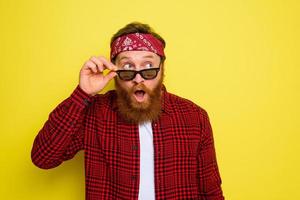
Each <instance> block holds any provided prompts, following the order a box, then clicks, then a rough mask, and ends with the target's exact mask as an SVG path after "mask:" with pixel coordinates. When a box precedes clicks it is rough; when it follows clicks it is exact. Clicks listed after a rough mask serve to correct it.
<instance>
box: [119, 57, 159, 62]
mask: <svg viewBox="0 0 300 200" xmlns="http://www.w3.org/2000/svg"><path fill="white" fill-rule="evenodd" d="M143 58H154V56H153V55H147V56H143ZM124 59H128V60H130V57H127V56H124V57H121V58H120V59H119V60H118V62H120V61H121V60H124Z"/></svg>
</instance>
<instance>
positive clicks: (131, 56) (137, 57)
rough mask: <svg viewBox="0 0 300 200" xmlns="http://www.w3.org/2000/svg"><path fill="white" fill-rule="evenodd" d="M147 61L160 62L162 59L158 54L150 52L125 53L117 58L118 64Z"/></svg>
mask: <svg viewBox="0 0 300 200" xmlns="http://www.w3.org/2000/svg"><path fill="white" fill-rule="evenodd" d="M145 59H147V60H153V61H159V60H160V57H159V56H158V55H157V54H155V53H153V52H150V51H124V52H121V53H120V54H119V55H118V56H117V58H116V61H117V62H120V61H121V60H131V61H143V60H145Z"/></svg>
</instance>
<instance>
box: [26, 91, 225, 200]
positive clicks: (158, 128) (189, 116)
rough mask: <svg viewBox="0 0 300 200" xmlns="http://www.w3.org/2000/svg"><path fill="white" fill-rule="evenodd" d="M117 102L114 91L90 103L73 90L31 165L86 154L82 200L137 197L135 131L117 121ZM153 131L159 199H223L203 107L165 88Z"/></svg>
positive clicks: (39, 140) (38, 140) (49, 124)
mask: <svg viewBox="0 0 300 200" xmlns="http://www.w3.org/2000/svg"><path fill="white" fill-rule="evenodd" d="M115 100H116V93H115V91H110V92H108V93H106V94H104V95H96V96H93V97H90V96H89V95H88V94H86V93H85V92H84V91H83V90H81V89H80V87H79V86H78V87H77V88H76V89H75V90H74V92H73V93H72V95H71V96H70V97H69V98H68V99H66V100H65V101H63V102H62V103H61V104H59V105H58V106H57V108H55V110H53V111H52V112H51V114H50V115H49V119H48V121H47V122H46V123H45V125H44V127H43V128H42V129H41V130H40V132H39V134H38V135H37V136H36V138H35V141H34V144H33V148H32V152H31V157H32V161H33V163H34V164H35V165H37V166H38V167H40V168H43V169H49V168H53V167H56V166H58V165H60V164H61V163H62V162H63V161H65V160H68V159H71V158H72V157H74V155H75V154H76V153H77V152H78V151H79V150H84V152H85V154H84V157H85V174H86V199H87V200H96V199H97V200H99V199H109V200H111V199H138V192H139V178H140V177H139V166H140V163H139V161H140V160H139V158H140V155H139V153H140V151H139V150H140V147H139V134H138V131H139V129H138V125H137V124H130V123H127V122H126V121H124V120H123V119H122V118H121V117H120V116H119V115H118V112H117V107H116V103H115ZM152 129H153V144H154V172H155V178H154V180H155V197H156V199H200V200H223V199H224V197H223V195H222V189H221V178H220V174H219V171H218V166H217V161H216V155H215V149H214V142H213V135H212V129H211V126H210V122H209V118H208V115H207V113H206V111H205V110H204V109H202V108H200V107H199V106H197V105H195V104H193V103H192V102H191V101H188V100H185V99H182V98H180V97H177V96H175V95H173V94H170V93H168V92H167V91H165V90H164V92H163V103H162V114H161V117H160V118H159V120H158V121H154V122H152Z"/></svg>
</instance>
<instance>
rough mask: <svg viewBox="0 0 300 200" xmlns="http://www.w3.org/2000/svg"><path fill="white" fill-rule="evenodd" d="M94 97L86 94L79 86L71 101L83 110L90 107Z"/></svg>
mask: <svg viewBox="0 0 300 200" xmlns="http://www.w3.org/2000/svg"><path fill="white" fill-rule="evenodd" d="M92 98H93V97H92V96H90V95H89V94H87V93H86V92H84V91H83V90H82V89H81V88H80V87H79V85H78V86H77V87H76V89H75V90H74V91H73V93H72V94H71V100H72V101H73V102H74V103H75V104H76V105H78V106H80V107H81V108H85V107H87V106H89V105H90V104H91V102H92Z"/></svg>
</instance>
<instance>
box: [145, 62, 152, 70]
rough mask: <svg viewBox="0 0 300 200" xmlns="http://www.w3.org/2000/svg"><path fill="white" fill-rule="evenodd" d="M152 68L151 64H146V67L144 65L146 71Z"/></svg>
mask: <svg viewBox="0 0 300 200" xmlns="http://www.w3.org/2000/svg"><path fill="white" fill-rule="evenodd" d="M152 67H153V65H152V63H147V64H146V65H145V68H146V69H147V68H152Z"/></svg>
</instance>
